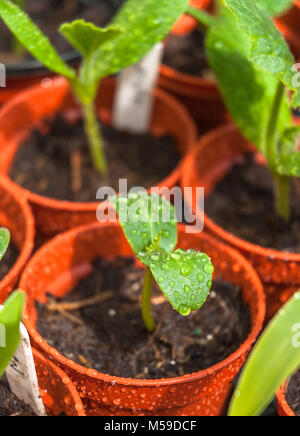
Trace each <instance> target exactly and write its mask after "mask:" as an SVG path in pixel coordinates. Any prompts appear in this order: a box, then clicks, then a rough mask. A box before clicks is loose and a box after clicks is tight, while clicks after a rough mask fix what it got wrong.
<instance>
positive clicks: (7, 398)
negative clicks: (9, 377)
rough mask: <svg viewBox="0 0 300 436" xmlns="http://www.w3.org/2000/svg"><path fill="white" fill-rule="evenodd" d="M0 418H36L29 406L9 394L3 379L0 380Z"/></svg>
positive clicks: (9, 391) (7, 386)
mask: <svg viewBox="0 0 300 436" xmlns="http://www.w3.org/2000/svg"><path fill="white" fill-rule="evenodd" d="M0 416H36V415H35V413H34V412H33V411H32V410H31V408H30V407H29V406H27V405H26V404H24V403H23V402H22V401H20V400H19V399H18V398H17V397H16V396H15V395H14V394H13V393H12V392H11V390H10V388H9V384H8V383H7V381H6V380H5V378H3V379H1V380H0Z"/></svg>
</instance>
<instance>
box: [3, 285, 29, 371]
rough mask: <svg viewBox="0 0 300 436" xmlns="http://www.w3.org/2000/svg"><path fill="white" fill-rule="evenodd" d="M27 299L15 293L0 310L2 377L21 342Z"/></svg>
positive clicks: (20, 293)
mask: <svg viewBox="0 0 300 436" xmlns="http://www.w3.org/2000/svg"><path fill="white" fill-rule="evenodd" d="M24 301H25V297H24V294H23V293H22V292H19V291H17V292H14V293H13V294H12V295H11V296H10V297H9V298H8V299H7V301H6V303H5V305H4V308H3V309H2V310H0V345H1V346H0V377H1V376H2V374H3V373H4V371H5V369H6V367H7V365H8V364H9V363H10V361H11V359H12V357H13V355H14V354H15V352H16V350H17V348H18V345H19V342H20V322H21V319H22V310H23V305H24Z"/></svg>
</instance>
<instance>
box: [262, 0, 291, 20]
mask: <svg viewBox="0 0 300 436" xmlns="http://www.w3.org/2000/svg"><path fill="white" fill-rule="evenodd" d="M255 2H256V4H257V6H258V7H260V8H261V9H263V10H264V11H266V12H267V14H268V15H270V17H276V16H278V15H282V14H283V13H284V12H287V11H288V10H289V9H290V8H291V7H292V5H293V0H255Z"/></svg>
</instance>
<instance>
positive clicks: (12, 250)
mask: <svg viewBox="0 0 300 436" xmlns="http://www.w3.org/2000/svg"><path fill="white" fill-rule="evenodd" d="M18 257H19V252H18V250H17V249H16V247H15V246H14V245H13V244H10V245H9V247H8V249H7V251H6V253H5V255H4V257H3V259H2V261H1V262H0V280H2V279H3V277H4V276H5V275H6V274H7V273H8V272H9V271H10V270H11V268H12V267H13V266H14V264H15V263H16V260H17V259H18Z"/></svg>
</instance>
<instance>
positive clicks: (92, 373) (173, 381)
mask: <svg viewBox="0 0 300 436" xmlns="http://www.w3.org/2000/svg"><path fill="white" fill-rule="evenodd" d="M118 226H119V223H104V224H103V223H92V224H88V225H85V226H81V227H78V228H76V229H73V230H70V231H68V232H65V233H62V234H60V235H58V236H56V237H55V238H53V239H52V240H51V241H49V242H48V243H46V244H45V245H44V246H43V247H42V248H41V249H40V250H38V251H37V252H36V253H35V255H34V256H33V257H32V259H31V260H30V262H29V263H28V265H27V269H26V270H29V271H30V269H32V267H33V265H34V263H35V261H36V260H39V259H40V258H42V257H43V256H45V255H46V253H47V250H48V247H49V246H51V245H53V244H57V243H61V242H62V241H63V240H64V239H65V238H66V237H72V236H75V235H78V234H79V233H84V232H86V231H90V232H93V231H94V230H96V229H98V228H99V227H118ZM184 229H185V226H184V225H183V224H179V226H178V230H179V231H184ZM197 237H199V238H201V239H202V240H206V241H208V242H209V243H210V244H214V245H218V246H219V248H220V250H222V251H225V252H227V253H228V254H229V255H230V257H234V258H235V259H236V261H237V263H238V264H239V265H241V266H242V268H244V269H245V270H246V271H247V273H248V276H249V277H251V278H252V281H253V283H254V284H255V288H256V298H257V302H258V310H257V313H256V314H255V319H252V325H251V330H250V332H249V335H248V337H247V338H246V340H245V341H244V342H243V344H242V345H241V346H240V347H239V348H238V349H237V350H236V351H235V352H233V353H232V354H230V355H229V356H228V357H227V358H226V359H224V360H223V361H221V362H219V363H217V364H216V365H213V366H211V367H210V368H208V369H206V370H202V371H198V372H195V373H192V374H186V375H184V376H180V377H175V378H168V379H153V380H138V379H131V378H122V377H116V376H111V375H108V374H103V373H101V372H99V371H96V370H93V369H87V368H85V367H83V366H81V365H79V364H77V363H76V362H74V361H72V360H70V359H68V358H66V357H65V356H63V355H62V354H61V353H59V352H58V351H57V350H56V349H55V348H53V347H51V346H50V345H49V344H48V343H47V342H46V341H45V340H44V339H43V337H42V336H41V335H40V334H39V333H38V332H37V330H36V329H35V328H34V327H33V325H32V322H31V320H30V319H29V316H28V313H27V310H26V311H25V314H24V324H25V325H26V327H27V329H28V331H29V334H30V335H31V336H32V337H33V338H34V341H35V343H37V344H38V345H39V347H41V349H42V350H43V352H44V353H47V355H49V356H53V357H54V358H55V360H56V361H57V362H59V363H60V364H62V365H63V366H64V367H68V368H70V369H72V370H75V371H76V372H78V373H80V374H82V375H85V376H88V377H92V378H94V379H96V380H99V381H104V382H107V383H114V384H119V385H126V386H132V387H151V386H152V387H153V386H155V387H159V386H169V385H179V384H184V383H187V382H193V381H196V380H200V379H204V378H206V377H207V376H210V375H213V374H215V373H216V372H217V371H220V370H221V369H223V368H225V367H228V366H229V365H230V364H231V363H233V362H234V361H236V360H237V359H239V358H241V357H242V356H243V355H244V354H245V353H247V351H248V350H249V348H250V347H251V346H252V345H253V344H254V342H255V341H256V338H257V336H258V334H259V333H260V331H261V329H262V325H263V322H264V318H265V312H266V305H265V295H264V290H263V286H262V283H261V281H260V279H259V277H258V275H257V273H256V272H255V271H254V269H253V267H252V266H251V265H250V263H249V262H248V261H247V260H246V259H245V258H244V257H243V256H242V255H241V254H240V253H238V252H237V251H236V250H234V249H233V248H231V247H228V246H227V245H225V244H223V243H222V242H219V241H217V240H215V239H214V238H213V237H212V236H210V235H208V234H206V233H201V234H199V235H198V236H197ZM24 281H25V277H24V275H23V277H22V278H21V282H20V286H21V287H22V286H23V287H24V288H26V286H24Z"/></svg>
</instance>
